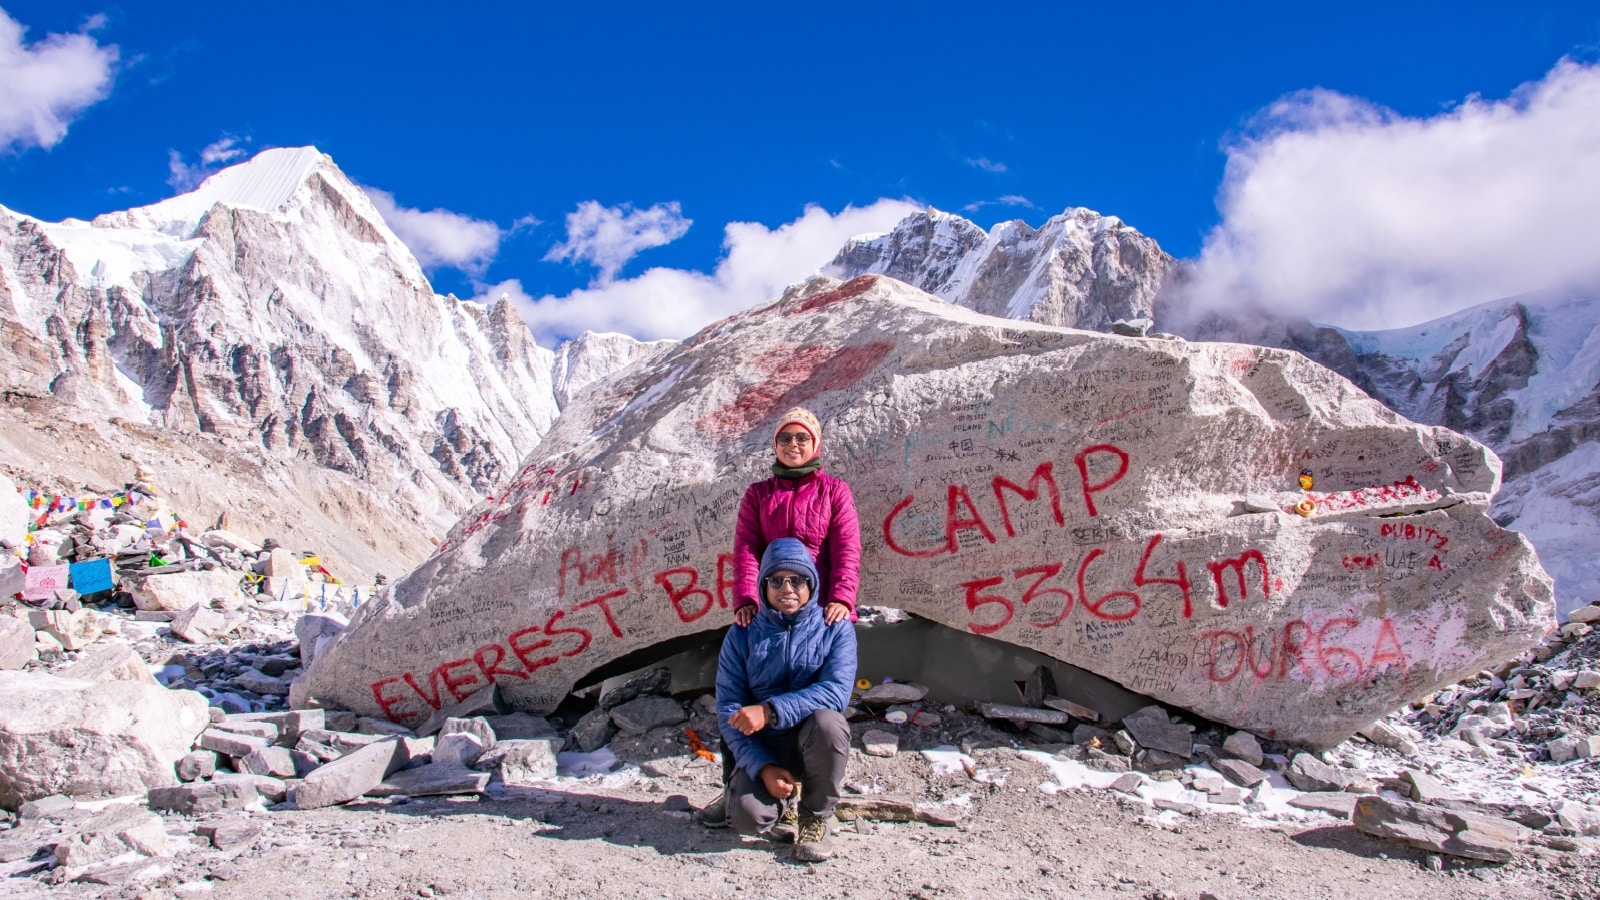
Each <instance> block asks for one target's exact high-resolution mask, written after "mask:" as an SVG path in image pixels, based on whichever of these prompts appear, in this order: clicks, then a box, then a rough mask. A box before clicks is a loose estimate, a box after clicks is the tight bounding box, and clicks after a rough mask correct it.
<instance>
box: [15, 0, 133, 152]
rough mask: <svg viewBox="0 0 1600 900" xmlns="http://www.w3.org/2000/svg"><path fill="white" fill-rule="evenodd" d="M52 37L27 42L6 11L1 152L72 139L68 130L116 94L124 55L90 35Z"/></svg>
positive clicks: (95, 22) (92, 23) (93, 25)
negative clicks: (119, 64) (118, 66)
mask: <svg viewBox="0 0 1600 900" xmlns="http://www.w3.org/2000/svg"><path fill="white" fill-rule="evenodd" d="M103 23H104V19H103V17H95V18H91V19H90V20H89V22H88V23H87V24H86V25H85V26H84V30H83V31H82V32H79V33H78V34H52V35H47V36H46V37H45V38H44V40H42V41H36V42H34V43H33V44H25V43H23V39H22V36H23V32H24V31H25V30H26V29H25V28H24V27H23V26H22V24H21V23H19V22H17V21H16V20H15V19H13V18H11V17H10V16H8V15H6V13H5V11H4V10H0V151H10V150H23V149H26V148H28V147H43V148H44V149H46V150H48V149H50V148H51V147H54V146H55V145H56V144H58V143H60V142H61V139H62V138H64V137H66V135H67V126H69V125H71V124H72V122H73V120H74V119H76V118H77V117H78V116H79V114H81V113H82V112H83V111H84V110H86V109H88V108H89V107H90V106H93V105H94V104H96V103H98V102H100V101H101V100H104V99H105V98H106V97H107V96H108V95H110V93H111V81H112V77H113V75H114V74H115V68H116V63H117V54H118V50H117V47H116V45H115V44H109V45H106V46H101V45H100V44H99V43H98V42H97V41H96V40H95V39H94V38H92V37H90V36H89V34H88V32H89V31H92V30H95V29H97V28H99V27H100V26H101V25H102V24H103Z"/></svg>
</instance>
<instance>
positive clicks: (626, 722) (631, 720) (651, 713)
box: [611, 697, 688, 734]
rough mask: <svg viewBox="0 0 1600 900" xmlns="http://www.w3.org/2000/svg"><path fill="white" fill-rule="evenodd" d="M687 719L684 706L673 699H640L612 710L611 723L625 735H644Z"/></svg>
mask: <svg viewBox="0 0 1600 900" xmlns="http://www.w3.org/2000/svg"><path fill="white" fill-rule="evenodd" d="M687 718H688V716H687V715H685V714H684V711H683V704H681V703H679V702H678V701H676V700H674V699H672V698H671V697H638V698H636V699H633V700H629V701H628V702H627V703H624V704H621V705H620V706H616V707H613V708H612V710H611V721H612V722H613V723H614V724H616V726H617V728H618V729H619V730H621V731H622V733H624V734H644V733H645V732H647V731H649V730H651V729H653V728H659V727H661V726H663V725H676V724H677V723H679V722H682V721H684V720H686V719H687Z"/></svg>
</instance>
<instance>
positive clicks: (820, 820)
mask: <svg viewBox="0 0 1600 900" xmlns="http://www.w3.org/2000/svg"><path fill="white" fill-rule="evenodd" d="M760 587H761V593H762V598H763V600H764V602H763V603H762V604H761V608H760V610H759V611H757V613H756V615H755V618H754V619H752V620H751V622H750V624H749V625H747V626H746V625H737V624H736V625H734V626H733V627H732V628H731V629H729V631H728V635H727V637H726V638H724V639H723V641H722V655H721V657H720V658H719V659H718V661H717V721H718V722H719V723H720V726H721V729H722V746H723V748H724V751H723V752H725V753H726V752H729V751H731V752H732V754H733V758H734V761H735V764H736V766H737V768H736V769H735V770H734V772H733V777H732V779H731V781H730V782H729V783H728V788H727V809H728V820H729V822H730V823H731V824H732V825H733V827H734V828H735V829H737V830H738V831H739V832H740V833H743V834H766V833H767V832H769V831H771V829H772V826H773V825H775V824H777V823H778V821H779V819H780V818H784V817H785V815H786V813H798V818H799V823H798V827H797V830H796V833H795V858H796V859H799V860H802V861H805V862H820V861H821V860H825V859H827V858H828V857H830V856H832V855H833V841H832V833H833V831H834V830H835V827H836V824H837V823H836V821H835V819H834V816H833V807H834V804H835V803H837V802H838V800H839V784H840V782H842V781H843V780H844V770H845V764H846V762H848V761H849V758H850V726H849V725H848V723H846V722H845V718H844V708H845V704H846V703H848V702H849V700H850V688H851V686H852V685H853V684H854V683H855V678H856V633H855V629H854V628H853V627H851V625H850V623H849V622H841V623H839V624H838V625H835V626H833V627H829V626H828V624H827V623H826V622H824V621H823V610H822V604H823V602H824V601H825V599H826V598H822V597H819V596H817V594H818V591H819V590H820V580H819V579H818V577H817V566H816V563H815V562H814V561H813V560H812V558H811V553H810V551H808V550H807V549H806V546H805V544H802V543H801V542H800V541H798V540H796V539H794V538H779V539H777V540H775V541H773V542H772V543H771V544H769V545H767V549H766V552H765V553H764V554H762V557H761V580H760Z"/></svg>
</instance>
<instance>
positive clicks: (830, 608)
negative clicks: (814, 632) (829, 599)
mask: <svg viewBox="0 0 1600 900" xmlns="http://www.w3.org/2000/svg"><path fill="white" fill-rule="evenodd" d="M848 618H850V607H848V606H845V605H844V604H843V603H839V602H837V601H835V602H833V603H829V604H828V605H827V606H826V607H825V608H824V609H823V611H822V621H824V622H826V623H828V624H829V625H837V624H839V623H840V622H843V621H844V620H845V619H848Z"/></svg>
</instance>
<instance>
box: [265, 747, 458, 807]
mask: <svg viewBox="0 0 1600 900" xmlns="http://www.w3.org/2000/svg"><path fill="white" fill-rule="evenodd" d="M463 737H470V736H467V735H463ZM474 740H475V739H474ZM399 748H400V742H399V740H398V739H396V738H383V739H381V740H378V741H375V742H373V743H371V744H368V745H367V746H365V747H362V748H361V749H359V750H356V751H353V752H351V753H348V754H346V755H344V756H341V757H339V758H338V759H336V760H334V761H332V762H330V763H327V764H326V765H323V766H321V767H320V768H318V769H317V770H316V771H315V772H312V773H311V774H309V775H307V776H306V777H305V780H304V781H302V782H300V785H299V786H298V787H296V788H295V790H294V803H295V806H296V807H297V808H299V809H317V808H320V807H323V806H333V805H335V804H339V803H348V802H350V801H351V800H354V799H356V798H357V797H360V796H361V795H362V794H365V793H366V792H367V791H370V790H372V789H373V788H375V787H377V786H378V785H379V784H381V783H382V782H383V780H384V779H385V778H387V777H389V776H390V775H391V774H393V773H394V772H395V770H397V769H399V768H400V767H401V766H402V765H404V764H405V763H406V762H408V760H406V759H405V758H404V755H403V754H402V753H400V752H398V751H399Z"/></svg>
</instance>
